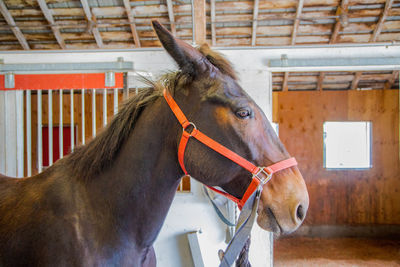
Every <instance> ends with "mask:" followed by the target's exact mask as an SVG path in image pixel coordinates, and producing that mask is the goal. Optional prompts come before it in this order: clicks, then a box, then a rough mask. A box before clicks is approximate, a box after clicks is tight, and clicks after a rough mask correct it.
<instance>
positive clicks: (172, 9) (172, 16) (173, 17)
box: [167, 0, 176, 36]
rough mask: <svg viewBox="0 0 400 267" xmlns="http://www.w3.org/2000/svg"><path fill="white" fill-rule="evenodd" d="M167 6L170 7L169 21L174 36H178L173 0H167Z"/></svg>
mask: <svg viewBox="0 0 400 267" xmlns="http://www.w3.org/2000/svg"><path fill="white" fill-rule="evenodd" d="M167 8H168V17H169V22H170V23H171V32H172V34H173V35H174V36H176V26H175V16H174V4H173V3H172V0H167Z"/></svg>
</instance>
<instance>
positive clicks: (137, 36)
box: [124, 0, 140, 47]
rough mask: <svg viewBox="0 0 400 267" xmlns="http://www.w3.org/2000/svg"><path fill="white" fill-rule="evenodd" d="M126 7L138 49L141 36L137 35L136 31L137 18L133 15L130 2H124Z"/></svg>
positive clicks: (126, 0) (125, 0) (127, 0)
mask: <svg viewBox="0 0 400 267" xmlns="http://www.w3.org/2000/svg"><path fill="white" fill-rule="evenodd" d="M124 6H125V10H126V15H127V16H128V20H129V26H130V28H131V32H132V37H133V41H134V42H135V46H136V47H140V38H139V34H138V33H137V30H136V23H135V18H134V16H133V13H132V8H131V3H130V1H129V0H124Z"/></svg>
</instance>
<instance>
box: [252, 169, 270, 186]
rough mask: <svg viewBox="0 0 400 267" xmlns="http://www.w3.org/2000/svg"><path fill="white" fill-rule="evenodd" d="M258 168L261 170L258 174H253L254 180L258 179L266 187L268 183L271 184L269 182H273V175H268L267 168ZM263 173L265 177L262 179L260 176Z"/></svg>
mask: <svg viewBox="0 0 400 267" xmlns="http://www.w3.org/2000/svg"><path fill="white" fill-rule="evenodd" d="M258 168H259V170H258V172H256V173H254V174H253V179H254V178H257V179H258V180H259V181H260V183H261V184H262V185H265V184H266V183H268V182H269V180H271V178H272V173H268V172H267V171H266V170H265V167H258ZM261 173H262V174H263V176H264V177H260V176H259V175H260V174H261Z"/></svg>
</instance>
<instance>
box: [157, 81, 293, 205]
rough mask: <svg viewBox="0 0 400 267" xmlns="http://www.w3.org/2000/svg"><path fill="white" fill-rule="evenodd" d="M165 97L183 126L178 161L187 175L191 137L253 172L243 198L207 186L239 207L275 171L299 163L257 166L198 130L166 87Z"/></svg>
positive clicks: (287, 161) (285, 161)
mask: <svg viewBox="0 0 400 267" xmlns="http://www.w3.org/2000/svg"><path fill="white" fill-rule="evenodd" d="M164 98H165V100H166V101H167V103H168V105H169V107H170V108H171V110H172V112H173V113H174V114H175V117H176V118H177V119H178V121H179V123H180V124H181V125H182V128H183V133H182V137H181V140H180V143H179V147H178V161H179V164H180V166H181V168H182V170H183V172H184V173H185V175H188V172H187V170H186V168H185V163H184V158H185V150H186V146H187V143H188V141H189V139H190V138H191V137H193V138H195V139H197V140H198V141H200V142H201V143H203V144H204V145H206V146H208V147H209V148H211V149H213V150H214V151H216V152H218V153H220V154H221V155H223V156H224V157H226V158H228V159H230V160H232V161H233V162H235V163H236V164H238V165H240V166H241V167H243V168H244V169H246V170H248V171H249V172H250V173H252V175H253V177H252V181H251V183H250V185H249V186H248V187H247V189H246V192H245V193H244V195H243V197H242V198H241V199H238V198H236V197H234V196H232V195H230V194H228V193H226V192H224V191H221V190H218V189H216V188H214V187H211V186H207V187H208V188H210V189H211V190H213V191H215V192H217V193H219V194H222V195H224V196H225V197H227V198H228V199H230V200H232V201H234V202H235V203H237V204H238V207H239V209H242V207H243V206H244V204H245V203H246V201H247V200H248V199H249V197H250V196H251V195H252V194H253V193H254V192H255V191H256V190H257V188H258V187H259V186H260V185H264V184H265V183H267V182H268V181H269V180H270V179H271V177H272V174H273V173H275V172H277V171H280V170H283V169H286V168H290V167H293V166H295V165H297V162H296V159H295V158H289V159H286V160H283V161H280V162H278V163H275V164H273V165H270V166H268V167H257V166H255V165H254V164H253V163H251V162H249V161H248V160H246V159H244V158H242V157H241V156H239V155H238V154H236V153H235V152H233V151H231V150H230V149H228V148H226V147H225V146H223V145H221V144H220V143H218V142H216V141H215V140H213V139H211V138H210V137H208V136H207V135H205V134H203V133H202V132H201V131H200V130H198V129H197V127H196V125H195V124H194V123H192V122H190V121H189V120H188V119H187V118H186V116H185V114H183V112H182V110H181V109H180V108H179V106H178V104H177V103H176V102H175V100H174V99H173V98H172V96H171V94H170V93H169V92H168V91H167V90H166V89H164ZM189 126H192V127H193V129H192V131H191V132H190V133H189V132H188V131H187V129H188V128H189Z"/></svg>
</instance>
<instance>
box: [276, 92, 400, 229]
mask: <svg viewBox="0 0 400 267" xmlns="http://www.w3.org/2000/svg"><path fill="white" fill-rule="evenodd" d="M273 95H274V110H273V113H274V114H273V117H274V121H275V122H278V123H279V135H280V138H281V140H282V142H283V143H284V144H285V146H286V148H287V149H288V151H289V152H290V153H291V155H293V156H295V157H296V158H297V160H298V162H299V168H300V170H301V171H302V173H303V176H304V179H305V181H306V183H307V186H308V190H309V195H310V208H309V211H308V214H307V218H306V221H305V224H306V225H307V224H308V225H372V224H400V193H399V191H400V167H399V91H398V90H371V91H354V90H352V91H336V92H335V91H320V92H316V91H308V92H293V91H292V92H274V93H273ZM324 121H371V122H372V162H373V167H372V168H371V169H368V170H347V171H346V170H341V171H339V170H326V169H324V167H323V123H324Z"/></svg>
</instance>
